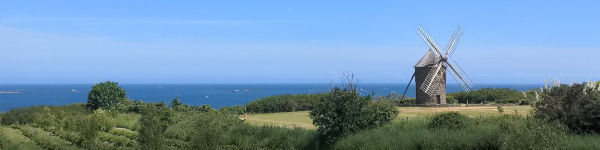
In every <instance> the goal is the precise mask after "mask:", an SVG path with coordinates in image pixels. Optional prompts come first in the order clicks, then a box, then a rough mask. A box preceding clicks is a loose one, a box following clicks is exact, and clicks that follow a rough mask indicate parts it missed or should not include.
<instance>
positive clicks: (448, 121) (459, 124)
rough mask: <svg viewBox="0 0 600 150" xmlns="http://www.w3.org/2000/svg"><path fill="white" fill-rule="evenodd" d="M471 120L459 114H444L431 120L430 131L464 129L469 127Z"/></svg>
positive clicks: (453, 112)
mask: <svg viewBox="0 0 600 150" xmlns="http://www.w3.org/2000/svg"><path fill="white" fill-rule="evenodd" d="M468 121H469V118H468V117H467V116H465V115H463V114H460V113H458V112H455V111H452V112H444V113H440V114H437V115H435V116H433V118H431V122H429V124H428V125H427V127H429V129H462V128H465V127H467V125H468Z"/></svg>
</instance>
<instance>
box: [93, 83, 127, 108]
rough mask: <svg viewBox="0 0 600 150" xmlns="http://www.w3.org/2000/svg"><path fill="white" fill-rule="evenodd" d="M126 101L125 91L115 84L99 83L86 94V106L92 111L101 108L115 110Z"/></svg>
mask: <svg viewBox="0 0 600 150" xmlns="http://www.w3.org/2000/svg"><path fill="white" fill-rule="evenodd" d="M126 99H127V95H126V93H125V90H123V89H122V88H121V87H120V86H119V83H117V82H111V81H106V82H101V83H98V84H96V85H94V86H92V90H91V91H90V92H89V93H88V102H87V104H86V106H87V107H88V108H90V109H92V110H96V109H98V108H102V109H105V110H111V109H115V108H116V107H117V106H118V105H119V104H122V103H123V102H124V101H125V100H126Z"/></svg>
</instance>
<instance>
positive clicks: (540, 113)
mask: <svg viewBox="0 0 600 150" xmlns="http://www.w3.org/2000/svg"><path fill="white" fill-rule="evenodd" d="M534 110H535V117H537V118H541V119H544V120H547V121H556V122H560V123H562V124H564V125H566V126H567V127H568V128H569V129H571V131H574V132H577V133H600V91H599V87H598V86H597V85H594V84H591V83H586V84H574V85H572V86H567V85H560V86H555V87H552V88H551V89H549V90H545V91H544V93H543V94H542V100H541V101H540V102H537V103H536V104H535V108H534Z"/></svg>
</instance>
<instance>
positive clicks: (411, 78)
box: [400, 73, 415, 101]
mask: <svg viewBox="0 0 600 150" xmlns="http://www.w3.org/2000/svg"><path fill="white" fill-rule="evenodd" d="M414 78H415V73H413V75H412V77H410V80H409V81H408V84H407V85H406V89H404V94H402V98H400V101H402V100H404V97H405V96H406V91H408V87H410V83H411V82H412V80H413V79H414Z"/></svg>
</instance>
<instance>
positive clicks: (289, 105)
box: [246, 94, 324, 113]
mask: <svg viewBox="0 0 600 150" xmlns="http://www.w3.org/2000/svg"><path fill="white" fill-rule="evenodd" d="M323 95H324V94H300V95H278V96H269V97H265V98H261V99H258V100H254V101H251V102H249V103H248V104H246V109H247V111H248V112H253V113H272V112H290V111H304V110H310V109H312V108H313V105H314V103H315V101H316V100H317V99H319V98H320V97H323Z"/></svg>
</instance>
